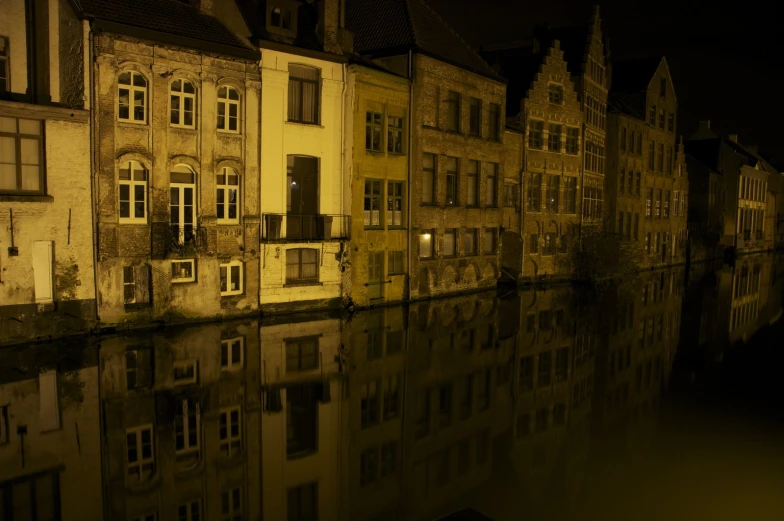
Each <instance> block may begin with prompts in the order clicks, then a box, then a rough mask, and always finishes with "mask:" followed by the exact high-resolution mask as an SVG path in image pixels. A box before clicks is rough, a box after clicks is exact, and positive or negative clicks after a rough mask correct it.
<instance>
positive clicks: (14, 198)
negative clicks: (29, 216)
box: [0, 194, 54, 203]
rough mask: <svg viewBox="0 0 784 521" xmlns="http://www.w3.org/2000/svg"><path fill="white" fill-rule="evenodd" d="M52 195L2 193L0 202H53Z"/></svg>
mask: <svg viewBox="0 0 784 521" xmlns="http://www.w3.org/2000/svg"><path fill="white" fill-rule="evenodd" d="M53 202H54V197H52V196H51V195H23V194H18V195H12V194H0V203H53Z"/></svg>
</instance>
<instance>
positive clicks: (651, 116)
mask: <svg viewBox="0 0 784 521" xmlns="http://www.w3.org/2000/svg"><path fill="white" fill-rule="evenodd" d="M648 124H649V125H652V126H654V127H655V126H656V105H651V106H650V108H649V109H648Z"/></svg>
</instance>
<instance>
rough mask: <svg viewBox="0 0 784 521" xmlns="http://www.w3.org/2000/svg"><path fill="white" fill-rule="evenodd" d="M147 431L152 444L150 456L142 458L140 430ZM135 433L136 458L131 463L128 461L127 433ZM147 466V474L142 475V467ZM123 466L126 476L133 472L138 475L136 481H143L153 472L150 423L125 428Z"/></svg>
mask: <svg viewBox="0 0 784 521" xmlns="http://www.w3.org/2000/svg"><path fill="white" fill-rule="evenodd" d="M144 431H149V432H150V444H151V445H152V447H151V449H150V457H149V458H147V459H144V458H143V457H142V432H144ZM131 433H133V434H135V435H136V454H137V455H138V459H137V460H136V461H135V462H133V463H131V462H130V461H128V449H129V447H128V435H129V434H131ZM146 466H149V467H150V470H149V474H147V475H144V467H146ZM125 468H126V476H128V477H130V476H131V474H132V473H133V474H135V475H136V476H138V478H139V479H138V481H140V482H141V481H145V480H146V479H148V478H149V477H150V476H152V475H153V474H155V431H154V430H153V428H152V424H151V423H148V424H147V425H140V426H138V427H132V428H130V429H126V431H125Z"/></svg>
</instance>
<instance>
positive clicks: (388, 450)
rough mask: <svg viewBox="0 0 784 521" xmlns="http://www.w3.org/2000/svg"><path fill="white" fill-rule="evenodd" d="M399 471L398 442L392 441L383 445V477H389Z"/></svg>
mask: <svg viewBox="0 0 784 521" xmlns="http://www.w3.org/2000/svg"><path fill="white" fill-rule="evenodd" d="M396 470H397V442H396V441H390V442H389V443H384V444H383V445H381V477H382V478H383V477H385V476H389V475H390V474H393V473H394V472H395V471H396Z"/></svg>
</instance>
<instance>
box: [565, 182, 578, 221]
mask: <svg viewBox="0 0 784 521" xmlns="http://www.w3.org/2000/svg"><path fill="white" fill-rule="evenodd" d="M563 211H564V213H576V212H577V178H576V177H569V176H567V177H564V209H563Z"/></svg>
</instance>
